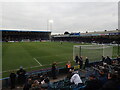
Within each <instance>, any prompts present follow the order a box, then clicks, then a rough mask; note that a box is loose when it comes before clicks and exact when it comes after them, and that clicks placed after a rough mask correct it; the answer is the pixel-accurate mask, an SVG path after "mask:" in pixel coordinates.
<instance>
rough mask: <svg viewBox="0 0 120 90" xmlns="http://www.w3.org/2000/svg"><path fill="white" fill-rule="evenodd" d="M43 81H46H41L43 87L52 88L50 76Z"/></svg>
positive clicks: (48, 89)
mask: <svg viewBox="0 0 120 90" xmlns="http://www.w3.org/2000/svg"><path fill="white" fill-rule="evenodd" d="M43 81H44V83H41V88H42V89H47V90H50V89H51V83H50V80H49V78H48V77H47V78H45V79H44V80H43Z"/></svg>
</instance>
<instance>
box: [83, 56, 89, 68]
mask: <svg viewBox="0 0 120 90" xmlns="http://www.w3.org/2000/svg"><path fill="white" fill-rule="evenodd" d="M86 67H89V59H88V58H87V57H86V60H85V65H84V69H85V68H86Z"/></svg>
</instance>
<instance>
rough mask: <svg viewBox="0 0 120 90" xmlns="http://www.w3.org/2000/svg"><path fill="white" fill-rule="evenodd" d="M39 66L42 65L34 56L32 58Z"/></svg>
mask: <svg viewBox="0 0 120 90" xmlns="http://www.w3.org/2000/svg"><path fill="white" fill-rule="evenodd" d="M33 59H34V60H35V61H36V62H37V63H38V64H39V65H40V66H42V64H41V63H40V62H39V61H38V60H37V59H36V58H33Z"/></svg>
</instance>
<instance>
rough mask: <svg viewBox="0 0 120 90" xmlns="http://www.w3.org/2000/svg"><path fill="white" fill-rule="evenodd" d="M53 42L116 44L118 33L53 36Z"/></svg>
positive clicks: (119, 38)
mask: <svg viewBox="0 0 120 90" xmlns="http://www.w3.org/2000/svg"><path fill="white" fill-rule="evenodd" d="M52 40H53V41H69V42H85V43H93V42H94V43H118V42H119V40H120V31H119V30H111V31H104V32H88V33H80V34H72V35H71V34H67V35H54V36H52Z"/></svg>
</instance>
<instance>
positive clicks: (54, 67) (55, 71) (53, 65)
mask: <svg viewBox="0 0 120 90" xmlns="http://www.w3.org/2000/svg"><path fill="white" fill-rule="evenodd" d="M56 74H57V68H56V62H54V63H53V64H52V77H53V79H57V77H56Z"/></svg>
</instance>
